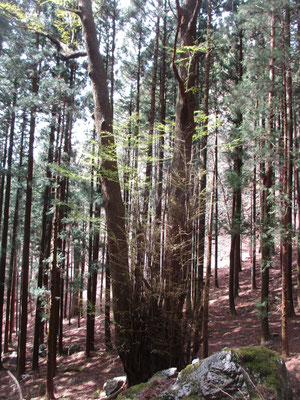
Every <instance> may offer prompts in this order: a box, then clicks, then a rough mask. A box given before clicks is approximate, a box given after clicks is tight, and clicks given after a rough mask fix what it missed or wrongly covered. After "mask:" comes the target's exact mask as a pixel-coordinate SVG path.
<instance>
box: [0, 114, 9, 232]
mask: <svg viewBox="0 0 300 400" xmlns="http://www.w3.org/2000/svg"><path fill="white" fill-rule="evenodd" d="M6 118H7V124H6V128H5V134H4V137H5V142H4V149H3V158H2V160H1V163H2V169H3V171H4V170H5V165H6V158H7V144H8V134H9V128H10V124H9V114H8V115H6ZM4 186H5V174H4V173H3V172H2V173H1V184H0V231H1V222H2V210H3V200H4Z"/></svg>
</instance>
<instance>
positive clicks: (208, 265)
mask: <svg viewBox="0 0 300 400" xmlns="http://www.w3.org/2000/svg"><path fill="white" fill-rule="evenodd" d="M216 146H217V135H216V139H215V147H216ZM216 170H217V158H215V162H214V171H213V181H212V189H211V204H210V218H209V223H208V229H207V241H208V243H207V259H206V276H205V285H204V290H203V317H202V358H206V357H208V318H209V313H208V311H209V309H208V308H209V290H210V276H211V258H212V229H213V217H214V200H215V185H216Z"/></svg>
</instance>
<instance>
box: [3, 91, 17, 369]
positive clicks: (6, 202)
mask: <svg viewBox="0 0 300 400" xmlns="http://www.w3.org/2000/svg"><path fill="white" fill-rule="evenodd" d="M16 102H17V92H16V87H15V92H14V94H13V109H12V114H11V122H10V134H9V148H8V156H7V171H8V173H7V178H6V187H5V200H4V214H3V227H2V237H1V239H2V240H1V258H0V370H1V369H2V368H3V364H2V329H3V308H4V286H5V270H6V256H7V240H8V225H9V224H8V221H9V208H10V190H11V168H12V154H13V147H14V134H15V120H16V113H15V107H16Z"/></svg>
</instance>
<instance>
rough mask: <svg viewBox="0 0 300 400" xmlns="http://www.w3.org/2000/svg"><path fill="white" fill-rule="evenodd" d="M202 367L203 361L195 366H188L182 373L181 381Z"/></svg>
mask: <svg viewBox="0 0 300 400" xmlns="http://www.w3.org/2000/svg"><path fill="white" fill-rule="evenodd" d="M200 365H201V361H198V362H196V363H195V364H189V365H187V366H186V367H185V368H184V369H183V370H182V371H180V379H181V378H183V377H184V376H186V375H188V374H191V373H192V372H194V371H196V369H197V368H198V367H199V366H200Z"/></svg>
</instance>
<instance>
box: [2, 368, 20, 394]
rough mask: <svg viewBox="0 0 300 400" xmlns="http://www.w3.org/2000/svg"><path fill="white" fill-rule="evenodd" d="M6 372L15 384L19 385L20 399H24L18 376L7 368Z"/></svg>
mask: <svg viewBox="0 0 300 400" xmlns="http://www.w3.org/2000/svg"><path fill="white" fill-rule="evenodd" d="M6 372H7V373H8V376H9V377H10V378H11V379H12V380H13V381H14V383H15V385H16V386H17V389H18V392H19V396H20V400H23V399H24V397H23V394H22V389H21V386H20V384H19V381H18V380H17V378H16V377H15V376H14V375H13V374H12V373H11V372H10V371H9V370H6Z"/></svg>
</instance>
